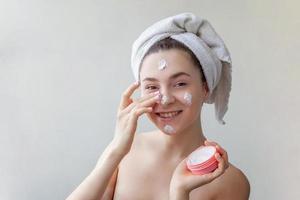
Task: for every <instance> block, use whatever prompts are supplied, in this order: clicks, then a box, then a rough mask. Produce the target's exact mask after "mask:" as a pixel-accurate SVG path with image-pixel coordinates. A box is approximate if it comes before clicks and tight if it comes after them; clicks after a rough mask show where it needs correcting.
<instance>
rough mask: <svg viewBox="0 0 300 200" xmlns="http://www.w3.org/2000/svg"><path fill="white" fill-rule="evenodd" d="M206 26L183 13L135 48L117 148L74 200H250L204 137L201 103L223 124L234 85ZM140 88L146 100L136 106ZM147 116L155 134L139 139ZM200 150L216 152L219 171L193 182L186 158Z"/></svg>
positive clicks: (237, 175)
mask: <svg viewBox="0 0 300 200" xmlns="http://www.w3.org/2000/svg"><path fill="white" fill-rule="evenodd" d="M174 24H176V26H177V27H174ZM209 26H210V25H209V24H208V22H207V21H203V20H202V19H200V18H197V17H196V16H194V15H193V14H191V13H183V14H180V15H176V16H172V17H169V18H167V19H164V20H161V21H160V22H157V23H156V24H154V25H152V26H151V27H149V28H148V29H146V30H145V31H144V32H143V33H142V34H141V36H140V37H139V38H138V39H137V40H136V41H135V43H134V45H133V53H132V69H133V73H134V75H135V78H136V80H138V82H136V83H134V84H132V85H130V86H129V87H128V88H127V90H126V91H125V92H124V93H123V96H122V99H121V102H120V106H119V109H118V116H117V123H116V129H115V135H114V138H113V140H112V142H111V143H110V144H109V145H108V147H107V148H106V149H105V151H104V153H103V154H102V155H101V157H100V159H99V161H98V163H97V165H96V167H95V168H94V170H93V171H92V172H91V174H90V175H89V176H88V177H87V178H86V179H85V180H84V181H83V182H82V183H81V184H80V185H79V186H78V188H77V189H76V190H75V191H74V192H73V193H72V194H71V195H70V196H69V197H68V199H69V200H71V199H85V200H87V199H122V200H127V199H130V200H134V199H145V200H146V199H159V200H160V199H192V200H194V199H195V200H196V199H197V200H198V199H207V200H208V199H222V200H226V199H230V200H234V199H237V200H244V199H248V198H249V190H250V186H249V182H248V180H247V178H246V176H245V175H244V174H243V173H242V172H241V171H240V170H239V169H238V168H236V167H235V166H233V165H232V164H230V163H229V162H228V156H227V153H226V151H225V150H224V149H223V148H222V147H221V146H220V145H218V144H217V143H215V142H212V141H207V139H206V137H205V136H204V134H203V131H202V125H201V110H202V106H203V103H215V108H216V117H217V119H218V121H219V122H220V123H222V124H224V121H223V120H222V118H223V116H224V114H225V112H226V110H227V103H228V97H229V92H230V83H231V76H230V72H231V71H230V67H231V65H230V57H229V53H228V51H227V49H226V47H225V45H224V44H223V42H222V41H221V40H220V38H218V35H216V33H215V32H214V31H213V29H212V28H211V27H209ZM194 27H197V29H195V28H194ZM192 29H194V30H192ZM178 30H179V31H178ZM176 31H177V32H176ZM200 32H201V34H200ZM175 33H176V34H175ZM191 33H193V34H192V35H191ZM205 33H206V34H208V35H206V36H205ZM200 35H201V36H202V38H200ZM199 38H200V39H201V40H200V39H199ZM212 38H213V39H212ZM205 40H206V41H207V42H206V44H203V42H205ZM199 41H200V43H198V42H199ZM210 43H213V44H214V46H213V45H210ZM204 45H206V46H204ZM199 46H201V47H199ZM208 46H210V47H209V49H208V48H207V47H208ZM214 47H218V48H215V50H217V52H216V53H212V52H213V51H214V49H213V48H214ZM199 48H202V50H203V51H201V49H200V50H199ZM200 54H201V55H200ZM226 59H227V60H226ZM221 61H222V62H221ZM225 62H227V65H226V63H225ZM225 68H227V69H225ZM138 88H140V89H141V94H142V95H141V97H140V98H139V99H135V100H133V99H132V98H131V96H132V94H133V92H134V91H135V90H136V89H138ZM143 114H146V115H147V117H148V118H149V119H150V121H151V122H152V123H154V125H155V126H156V127H157V130H154V131H151V132H147V133H141V134H135V132H136V127H137V121H138V118H139V117H140V116H141V115H143ZM201 145H213V146H216V148H217V149H218V152H219V153H217V154H216V159H217V161H218V168H217V169H216V170H214V171H213V172H211V173H209V174H205V175H194V174H193V173H191V172H190V171H189V170H188V169H187V168H186V158H187V156H188V155H189V154H190V153H191V152H193V151H194V150H195V149H197V148H198V147H199V146H201Z"/></svg>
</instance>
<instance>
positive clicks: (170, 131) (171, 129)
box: [164, 124, 175, 134]
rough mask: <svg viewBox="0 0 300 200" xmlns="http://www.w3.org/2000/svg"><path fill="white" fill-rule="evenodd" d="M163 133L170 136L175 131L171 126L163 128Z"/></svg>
mask: <svg viewBox="0 0 300 200" xmlns="http://www.w3.org/2000/svg"><path fill="white" fill-rule="evenodd" d="M164 131H165V132H166V133H168V134H172V133H174V132H175V129H174V128H173V127H172V126H171V125H168V124H167V125H165V127H164Z"/></svg>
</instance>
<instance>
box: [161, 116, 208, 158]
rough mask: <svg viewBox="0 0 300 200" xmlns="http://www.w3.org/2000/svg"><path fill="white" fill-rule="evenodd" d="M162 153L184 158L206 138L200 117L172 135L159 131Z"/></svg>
mask: <svg viewBox="0 0 300 200" xmlns="http://www.w3.org/2000/svg"><path fill="white" fill-rule="evenodd" d="M158 134H159V136H158V137H160V141H161V144H162V145H161V147H162V151H163V153H166V154H167V155H169V156H172V157H175V158H176V157H177V158H184V157H186V156H187V155H188V154H190V153H191V152H192V151H193V150H194V149H196V148H197V147H199V146H201V145H203V144H204V141H205V140H206V138H205V136H204V135H203V131H202V127H201V118H200V116H199V118H198V119H197V120H195V123H193V124H192V125H191V126H190V127H188V128H187V129H185V130H183V131H182V132H177V133H176V134H174V135H166V134H165V133H162V132H161V131H159V133H158Z"/></svg>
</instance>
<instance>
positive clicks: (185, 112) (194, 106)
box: [140, 49, 208, 135]
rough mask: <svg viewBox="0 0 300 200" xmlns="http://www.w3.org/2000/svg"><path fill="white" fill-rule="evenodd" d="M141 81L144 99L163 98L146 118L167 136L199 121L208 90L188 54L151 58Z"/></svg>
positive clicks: (163, 53)
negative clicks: (154, 94)
mask: <svg viewBox="0 0 300 200" xmlns="http://www.w3.org/2000/svg"><path fill="white" fill-rule="evenodd" d="M140 80H141V92H142V96H143V95H144V94H149V93H152V92H156V91H159V92H160V94H161V95H162V99H161V100H160V101H158V102H157V103H156V104H155V105H154V106H153V112H152V113H150V114H147V116H148V118H149V119H150V120H151V121H152V122H153V123H154V124H155V125H156V126H157V127H158V128H159V129H160V130H162V131H163V132H164V133H166V134H170V135H172V134H176V133H177V132H181V131H183V130H185V129H186V128H188V127H189V126H191V125H192V124H193V123H195V122H196V120H197V119H199V118H198V117H199V115H200V113H201V108H202V105H203V102H204V101H205V99H206V98H207V95H208V89H207V86H206V84H203V83H202V81H201V76H200V70H199V69H198V67H197V66H195V65H194V64H193V62H192V60H191V57H190V55H189V54H188V53H186V52H184V51H183V50H179V49H171V50H163V51H159V52H157V53H152V54H150V55H148V56H147V57H146V58H145V59H144V61H143V64H142V67H141V71H140ZM197 123H198V122H197Z"/></svg>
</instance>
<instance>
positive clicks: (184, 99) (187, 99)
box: [177, 91, 194, 106]
mask: <svg viewBox="0 0 300 200" xmlns="http://www.w3.org/2000/svg"><path fill="white" fill-rule="evenodd" d="M177 98H178V100H179V101H180V102H181V103H182V104H184V105H186V106H191V105H192V104H193V100H194V98H193V94H192V93H191V92H189V91H184V92H182V93H180V94H178V97H177Z"/></svg>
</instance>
